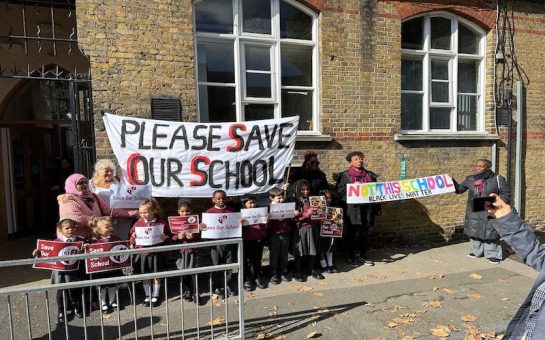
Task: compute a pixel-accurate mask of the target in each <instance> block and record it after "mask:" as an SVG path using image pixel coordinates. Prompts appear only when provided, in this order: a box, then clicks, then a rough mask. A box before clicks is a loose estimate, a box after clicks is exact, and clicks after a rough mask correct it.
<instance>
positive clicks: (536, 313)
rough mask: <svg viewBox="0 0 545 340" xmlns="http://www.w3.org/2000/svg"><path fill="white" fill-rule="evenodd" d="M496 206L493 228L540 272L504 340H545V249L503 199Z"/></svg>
mask: <svg viewBox="0 0 545 340" xmlns="http://www.w3.org/2000/svg"><path fill="white" fill-rule="evenodd" d="M492 196H495V197H496V201H495V202H494V203H493V204H492V205H493V206H492V208H491V209H490V210H489V211H488V214H489V215H491V216H493V217H495V219H492V220H491V221H492V225H493V226H494V228H495V229H496V231H497V232H498V233H499V234H500V236H501V238H502V239H503V240H504V241H505V242H506V243H507V244H509V245H510V246H511V248H513V250H514V251H515V252H516V253H517V254H518V255H519V256H520V258H521V259H522V260H523V261H524V263H526V264H527V265H528V266H530V267H532V268H534V269H535V270H537V271H538V272H539V274H538V276H537V279H536V281H535V283H534V285H533V287H532V289H531V290H530V293H529V294H528V297H526V299H525V300H524V302H523V303H522V304H521V305H520V308H519V310H518V311H517V313H516V314H515V316H513V319H512V320H511V322H509V325H508V326H507V330H506V331H505V334H504V336H503V338H504V339H526V340H533V339H545V308H542V307H543V302H544V301H545V265H544V264H545V245H543V244H542V243H541V242H539V241H538V239H537V238H536V235H535V234H534V233H533V232H532V231H531V230H530V228H529V227H528V226H526V224H525V223H524V221H523V220H522V219H521V218H520V217H519V216H518V215H517V214H516V213H515V212H513V211H512V210H511V207H510V206H509V204H507V203H506V202H504V201H503V200H502V199H501V198H500V197H498V196H496V195H494V194H492Z"/></svg>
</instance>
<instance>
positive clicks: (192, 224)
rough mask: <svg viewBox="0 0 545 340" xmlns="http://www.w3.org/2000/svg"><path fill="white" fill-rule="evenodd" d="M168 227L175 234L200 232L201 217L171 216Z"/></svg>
mask: <svg viewBox="0 0 545 340" xmlns="http://www.w3.org/2000/svg"><path fill="white" fill-rule="evenodd" d="M168 225H169V227H170V231H171V232H172V233H173V234H179V233H192V234H196V233H198V232H199V215H188V216H169V218H168Z"/></svg>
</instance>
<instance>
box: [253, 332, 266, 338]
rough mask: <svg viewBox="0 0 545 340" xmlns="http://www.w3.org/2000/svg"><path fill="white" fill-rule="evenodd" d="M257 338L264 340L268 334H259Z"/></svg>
mask: <svg viewBox="0 0 545 340" xmlns="http://www.w3.org/2000/svg"><path fill="white" fill-rule="evenodd" d="M255 338H256V339H257V340H263V339H265V338H267V334H265V333H259V334H258V335H257V336H256V337H255Z"/></svg>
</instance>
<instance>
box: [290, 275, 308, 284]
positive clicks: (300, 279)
mask: <svg viewBox="0 0 545 340" xmlns="http://www.w3.org/2000/svg"><path fill="white" fill-rule="evenodd" d="M293 278H294V280H295V281H297V282H306V281H307V278H306V277H305V276H304V275H302V274H300V273H296V274H295V275H293Z"/></svg>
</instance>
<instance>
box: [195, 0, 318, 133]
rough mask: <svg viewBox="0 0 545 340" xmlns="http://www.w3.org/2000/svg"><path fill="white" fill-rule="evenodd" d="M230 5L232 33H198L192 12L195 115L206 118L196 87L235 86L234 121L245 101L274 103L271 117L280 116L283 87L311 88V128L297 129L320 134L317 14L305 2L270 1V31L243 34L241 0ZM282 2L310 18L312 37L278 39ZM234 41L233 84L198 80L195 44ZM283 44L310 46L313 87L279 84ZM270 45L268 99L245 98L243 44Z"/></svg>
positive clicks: (241, 119) (242, 112)
mask: <svg viewBox="0 0 545 340" xmlns="http://www.w3.org/2000/svg"><path fill="white" fill-rule="evenodd" d="M229 1H232V4H233V33H227V34H225V33H210V32H197V28H196V16H195V11H193V12H194V15H193V36H194V37H195V39H194V51H195V56H196V57H195V79H196V85H197V116H198V120H199V121H202V118H205V117H203V116H202V115H201V110H200V100H199V98H200V93H199V86H201V85H215V86H227V87H235V100H236V103H235V104H236V121H237V122H240V121H243V120H244V105H246V104H265V105H270V104H273V105H274V118H275V119H278V118H281V117H282V90H286V89H287V90H294V91H298V90H299V91H303V90H307V91H312V96H313V98H312V128H311V129H310V130H301V131H298V134H300V135H320V134H321V133H320V131H321V124H320V116H319V112H320V107H319V92H320V91H319V72H318V68H319V66H318V65H319V50H318V46H319V41H318V14H316V13H315V12H314V11H312V10H311V9H309V8H307V7H305V6H304V5H302V4H300V3H298V2H296V1H294V0H271V34H259V33H245V32H243V29H242V0H229ZM281 2H285V3H287V4H289V5H290V6H293V7H295V8H297V9H298V10H300V11H302V12H304V13H305V14H307V15H308V16H310V17H311V22H312V39H311V40H299V39H287V38H280V3H281ZM226 40H231V41H233V42H234V59H235V60H234V68H235V83H234V84H217V83H206V82H199V80H198V57H197V55H196V52H197V44H198V43H199V42H201V41H211V42H213V41H226ZM282 44H294V45H297V46H311V47H312V59H313V67H312V86H282V83H281V82H282V72H281V70H282V65H281V48H282ZM247 45H256V46H270V47H271V98H254V97H246V80H245V79H246V77H245V75H246V69H245V61H244V46H247Z"/></svg>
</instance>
